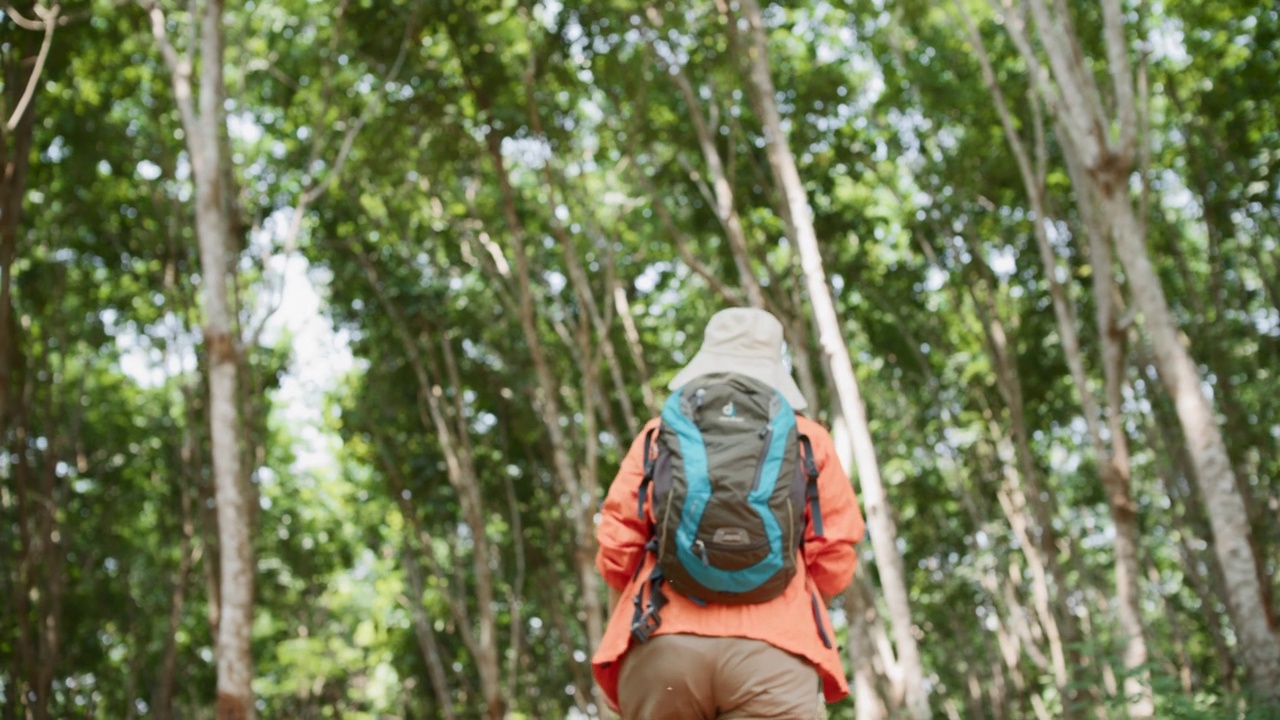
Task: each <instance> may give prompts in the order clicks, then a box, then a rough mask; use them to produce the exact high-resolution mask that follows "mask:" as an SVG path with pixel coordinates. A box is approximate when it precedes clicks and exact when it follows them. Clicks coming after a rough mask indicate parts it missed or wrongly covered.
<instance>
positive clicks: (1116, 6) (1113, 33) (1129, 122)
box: [1102, 0, 1138, 157]
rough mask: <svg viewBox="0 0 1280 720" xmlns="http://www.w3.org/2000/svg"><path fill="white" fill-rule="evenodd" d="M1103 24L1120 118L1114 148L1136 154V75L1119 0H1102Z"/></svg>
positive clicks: (1108, 62)
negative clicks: (1130, 64) (1133, 70)
mask: <svg viewBox="0 0 1280 720" xmlns="http://www.w3.org/2000/svg"><path fill="white" fill-rule="evenodd" d="M1102 27H1103V32H1104V33H1105V34H1106V40H1107V68H1108V70H1110V72H1111V85H1112V89H1113V91H1114V92H1115V94H1116V97H1115V100H1116V119H1117V120H1119V122H1120V137H1119V139H1118V140H1117V145H1116V146H1115V147H1112V148H1111V149H1112V151H1115V152H1118V153H1119V154H1120V155H1121V156H1124V157H1132V156H1133V150H1134V142H1135V141H1136V140H1137V135H1138V111H1137V108H1136V107H1135V103H1134V99H1133V75H1132V74H1131V72H1130V69H1129V52H1128V46H1127V43H1126V42H1125V39H1124V17H1123V15H1122V14H1121V11H1120V1H1119V0H1102Z"/></svg>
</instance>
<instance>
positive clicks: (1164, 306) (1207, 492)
mask: <svg viewBox="0 0 1280 720" xmlns="http://www.w3.org/2000/svg"><path fill="white" fill-rule="evenodd" d="M1103 207H1104V208H1105V210H1106V214H1107V216H1109V218H1110V219H1111V222H1112V223H1114V228H1115V233H1116V234H1115V238H1116V241H1117V252H1118V254H1119V255H1120V259H1121V262H1122V263H1123V264H1124V266H1125V271H1126V274H1127V275H1128V277H1129V278H1130V291H1131V292H1132V293H1133V295H1134V300H1135V302H1136V304H1137V306H1138V308H1139V309H1140V310H1141V312H1142V314H1143V318H1144V320H1145V324H1146V327H1147V331H1148V333H1149V334H1150V336H1151V342H1152V346H1153V350H1154V352H1155V360H1156V365H1157V367H1158V368H1159V369H1160V379H1161V381H1162V382H1163V384H1164V387H1165V390H1166V392H1168V393H1169V395H1170V397H1172V398H1173V400H1174V404H1175V407H1176V409H1177V414H1178V420H1179V422H1180V424H1181V425H1182V431H1183V438H1184V441H1185V442H1186V447H1187V451H1188V454H1189V455H1190V456H1191V461H1192V464H1193V466H1194V468H1195V479H1196V481H1197V483H1198V484H1199V487H1200V493H1201V495H1202V497H1203V498H1204V504H1205V510H1206V511H1207V513H1208V515H1209V523H1210V526H1211V527H1212V529H1213V540H1214V541H1213V547H1214V550H1215V552H1216V553H1217V555H1218V559H1219V562H1220V564H1221V566H1222V570H1223V573H1224V575H1225V579H1226V583H1227V598H1226V601H1227V607H1228V609H1229V610H1230V614H1231V618H1232V624H1233V625H1234V626H1235V629H1236V634H1237V637H1238V638H1239V642H1240V648H1241V650H1242V654H1243V656H1244V660H1245V664H1246V666H1247V667H1248V670H1249V676H1250V681H1251V685H1252V687H1253V689H1254V691H1255V692H1256V693H1257V694H1258V695H1259V697H1261V698H1264V699H1266V700H1270V701H1280V638H1277V637H1276V633H1275V632H1274V630H1273V629H1272V628H1271V627H1270V625H1269V624H1268V623H1267V616H1268V608H1267V607H1266V603H1265V602H1264V597H1265V593H1264V592H1263V588H1262V584H1261V583H1260V582H1259V578H1258V573H1257V567H1258V565H1257V558H1256V556H1255V553H1254V551H1253V545H1252V542H1251V540H1250V537H1249V528H1248V525H1247V524H1246V523H1242V522H1241V520H1242V519H1244V518H1247V517H1248V511H1247V509H1246V507H1245V503H1244V498H1243V497H1242V496H1241V494H1240V491H1239V487H1238V485H1237V483H1236V478H1235V473H1234V471H1233V470H1232V468H1231V462H1230V459H1229V457H1228V455H1227V450H1226V445H1225V443H1224V442H1223V439H1222V435H1221V432H1220V431H1219V429H1218V425H1217V422H1216V420H1215V419H1214V417H1213V411H1212V408H1211V406H1210V404H1209V401H1208V399H1207V398H1206V397H1205V396H1204V394H1203V391H1202V390H1201V385H1202V382H1203V381H1202V379H1201V377H1200V373H1199V370H1198V369H1197V368H1196V366H1195V363H1194V361H1193V360H1192V358H1191V355H1190V353H1189V352H1188V350H1187V348H1186V347H1185V346H1184V345H1183V337H1180V334H1179V332H1178V330H1177V326H1176V325H1175V323H1174V321H1173V318H1172V316H1171V315H1170V313H1169V307H1168V303H1167V301H1166V300H1165V297H1164V291H1163V289H1162V288H1161V286H1160V281H1159V278H1158V277H1157V275H1156V273H1155V269H1154V268H1153V267H1152V265H1151V259H1150V257H1149V256H1148V255H1147V250H1146V246H1145V244H1144V242H1143V238H1142V237H1140V236H1139V235H1138V234H1137V227H1136V224H1135V222H1134V217H1133V207H1132V205H1131V204H1130V201H1129V198H1128V197H1127V193H1125V194H1121V192H1119V190H1115V189H1113V191H1112V192H1110V193H1106V194H1104V195H1103Z"/></svg>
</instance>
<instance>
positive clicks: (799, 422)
mask: <svg viewBox="0 0 1280 720" xmlns="http://www.w3.org/2000/svg"><path fill="white" fill-rule="evenodd" d="M796 429H797V430H799V431H800V432H801V433H803V434H805V435H808V436H809V437H810V438H815V437H818V438H830V437H831V433H830V431H828V430H827V428H826V427H825V426H823V425H822V423H820V422H818V421H817V420H812V419H810V418H807V417H805V416H804V415H800V414H798V413H797V414H796Z"/></svg>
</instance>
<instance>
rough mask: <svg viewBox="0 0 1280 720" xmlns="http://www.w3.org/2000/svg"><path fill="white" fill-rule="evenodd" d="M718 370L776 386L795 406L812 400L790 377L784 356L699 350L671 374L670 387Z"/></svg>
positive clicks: (804, 406) (799, 407) (800, 408)
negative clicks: (772, 356) (775, 357)
mask: <svg viewBox="0 0 1280 720" xmlns="http://www.w3.org/2000/svg"><path fill="white" fill-rule="evenodd" d="M719 372H736V373H741V374H743V375H746V376H747V377H751V378H755V379H756V380H759V381H760V382H762V383H765V384H766V385H769V386H770V387H773V388H774V389H776V390H777V391H778V392H780V393H782V397H784V398H786V400H787V402H788V403H789V404H790V405H791V409H792V410H804V409H805V408H807V407H809V401H807V400H805V398H804V393H802V392H800V387H799V386H798V385H796V381H795V380H793V379H792V378H791V373H789V372H787V369H786V367H784V366H783V364H782V360H781V359H779V360H776V361H774V360H766V359H762V358H760V357H755V356H743V355H731V354H728V353H717V352H708V351H707V350H699V351H698V354H696V355H694V356H693V359H692V360H690V361H689V364H688V365H686V366H684V368H683V369H682V370H680V372H678V373H676V375H675V377H673V378H671V382H669V383H667V387H668V388H670V389H671V390H676V389H678V388H681V387H684V386H685V385H687V384H688V383H689V382H690V381H691V380H693V379H694V378H698V377H702V376H703V375H710V374H712V373H719Z"/></svg>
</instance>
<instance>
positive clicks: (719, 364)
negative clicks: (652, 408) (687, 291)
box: [667, 308, 809, 410]
mask: <svg viewBox="0 0 1280 720" xmlns="http://www.w3.org/2000/svg"><path fill="white" fill-rule="evenodd" d="M718 372H736V373H741V374H743V375H746V376H748V377H752V378H755V379H756V380H759V381H760V382H763V383H765V384H767V385H769V386H771V387H773V388H774V389H776V390H777V391H778V392H780V393H782V397H784V398H786V400H787V402H788V403H790V405H791V407H792V409H794V410H803V409H805V408H806V407H808V405H809V403H808V401H806V400H805V398H804V393H802V392H800V388H799V387H798V386H797V385H796V381H795V380H793V379H792V378H791V373H790V372H788V371H787V368H786V366H785V365H783V364H782V323H780V322H778V319H777V318H776V317H774V316H773V315H772V314H770V313H768V312H766V311H764V310H756V309H754V308H729V309H727V310H721V311H720V312H718V313H716V314H715V315H712V316H711V320H710V321H709V322H708V323H707V329H706V331H705V333H704V335H703V339H702V347H701V348H699V349H698V353H697V354H696V355H694V356H693V359H692V360H690V361H689V364H688V365H686V366H685V367H684V368H683V369H682V370H680V372H678V373H676V376H675V377H674V378H672V379H671V382H670V383H668V385H667V387H669V388H670V389H672V390H675V389H678V388H680V387H683V386H684V385H685V384H686V383H688V382H689V381H690V380H693V379H694V378H696V377H700V376H702V375H709V374H711V373H718Z"/></svg>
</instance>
